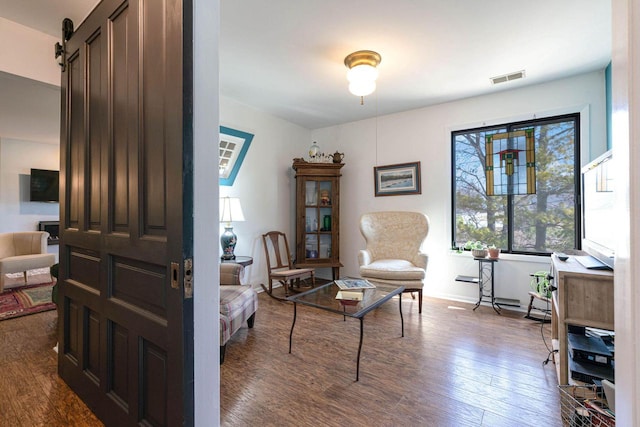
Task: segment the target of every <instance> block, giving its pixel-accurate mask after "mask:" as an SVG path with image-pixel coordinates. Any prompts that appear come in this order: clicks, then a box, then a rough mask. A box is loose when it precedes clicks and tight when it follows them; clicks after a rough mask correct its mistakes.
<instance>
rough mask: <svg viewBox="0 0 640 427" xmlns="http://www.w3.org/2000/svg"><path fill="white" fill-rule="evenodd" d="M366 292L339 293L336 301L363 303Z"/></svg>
mask: <svg viewBox="0 0 640 427" xmlns="http://www.w3.org/2000/svg"><path fill="white" fill-rule="evenodd" d="M363 294H364V292H362V291H361V290H355V291H351V290H349V291H338V293H337V294H336V299H339V300H343V301H355V302H358V301H362V298H363V296H364V295H363Z"/></svg>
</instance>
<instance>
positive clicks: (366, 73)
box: [347, 64, 378, 83]
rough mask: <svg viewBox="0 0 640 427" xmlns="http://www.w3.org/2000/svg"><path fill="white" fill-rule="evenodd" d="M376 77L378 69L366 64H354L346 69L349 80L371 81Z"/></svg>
mask: <svg viewBox="0 0 640 427" xmlns="http://www.w3.org/2000/svg"><path fill="white" fill-rule="evenodd" d="M377 78H378V69H377V68H376V67H373V66H371V65H368V64H361V65H356V66H355V67H353V68H351V69H350V70H349V71H347V80H349V81H350V82H352V83H353V82H357V81H373V80H375V79H377Z"/></svg>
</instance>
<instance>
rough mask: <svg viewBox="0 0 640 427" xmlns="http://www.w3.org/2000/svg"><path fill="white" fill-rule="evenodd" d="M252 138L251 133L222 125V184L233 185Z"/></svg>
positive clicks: (220, 156)
mask: <svg viewBox="0 0 640 427" xmlns="http://www.w3.org/2000/svg"><path fill="white" fill-rule="evenodd" d="M252 140H253V134H251V133H247V132H242V131H240V130H237V129H231V128H228V127H225V126H220V142H219V148H220V150H219V157H218V159H219V160H218V171H219V174H220V181H219V183H220V185H228V186H231V185H233V182H234V181H235V179H236V175H238V171H239V170H240V166H242V161H243V160H244V156H245V155H246V154H247V151H248V150H249V146H250V145H251V141H252Z"/></svg>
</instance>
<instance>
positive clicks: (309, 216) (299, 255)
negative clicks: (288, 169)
mask: <svg viewBox="0 0 640 427" xmlns="http://www.w3.org/2000/svg"><path fill="white" fill-rule="evenodd" d="M343 166H344V163H309V162H306V161H305V160H303V159H294V160H293V166H292V167H293V169H294V170H295V171H296V212H295V215H296V243H295V247H296V251H295V260H294V264H295V266H296V267H300V268H306V267H312V268H331V270H332V271H331V272H332V275H333V279H334V280H335V279H337V278H338V277H339V276H340V267H342V264H341V263H340V177H341V176H342V173H341V171H340V170H341V169H342V167H343Z"/></svg>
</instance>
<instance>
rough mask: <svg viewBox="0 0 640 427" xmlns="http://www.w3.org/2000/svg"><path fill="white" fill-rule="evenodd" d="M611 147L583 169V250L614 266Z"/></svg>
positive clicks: (614, 237)
mask: <svg viewBox="0 0 640 427" xmlns="http://www.w3.org/2000/svg"><path fill="white" fill-rule="evenodd" d="M611 158H612V156H611V150H609V151H607V152H606V153H604V154H603V155H601V156H600V157H598V158H597V159H595V160H593V161H592V162H591V163H589V164H588V165H586V166H585V167H583V168H582V250H583V251H585V252H586V253H588V254H589V255H591V256H592V257H594V258H596V259H597V260H598V261H600V262H602V263H603V264H605V265H607V266H608V267H609V268H613V265H614V261H615V247H616V235H617V230H616V212H615V193H614V182H613V173H614V169H613V164H612V163H613V162H612V161H611Z"/></svg>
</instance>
